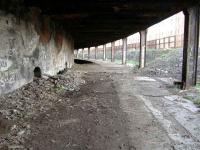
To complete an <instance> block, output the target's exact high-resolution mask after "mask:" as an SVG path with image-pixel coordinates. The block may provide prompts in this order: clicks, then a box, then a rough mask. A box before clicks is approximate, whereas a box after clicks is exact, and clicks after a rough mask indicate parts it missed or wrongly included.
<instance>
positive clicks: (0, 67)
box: [0, 58, 12, 71]
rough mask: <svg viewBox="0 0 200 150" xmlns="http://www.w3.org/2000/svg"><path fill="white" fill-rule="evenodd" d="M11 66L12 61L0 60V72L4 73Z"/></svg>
mask: <svg viewBox="0 0 200 150" xmlns="http://www.w3.org/2000/svg"><path fill="white" fill-rule="evenodd" d="M11 66H12V61H11V60H9V59H7V58H0V71H6V70H8V69H9V68H10V67H11Z"/></svg>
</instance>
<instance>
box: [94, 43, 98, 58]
mask: <svg viewBox="0 0 200 150" xmlns="http://www.w3.org/2000/svg"><path fill="white" fill-rule="evenodd" d="M94 51H95V54H94V58H95V59H97V51H98V47H97V46H96V47H95V50H94Z"/></svg>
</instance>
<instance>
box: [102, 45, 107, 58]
mask: <svg viewBox="0 0 200 150" xmlns="http://www.w3.org/2000/svg"><path fill="white" fill-rule="evenodd" d="M103 61H106V45H103Z"/></svg>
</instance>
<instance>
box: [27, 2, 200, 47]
mask: <svg viewBox="0 0 200 150" xmlns="http://www.w3.org/2000/svg"><path fill="white" fill-rule="evenodd" d="M198 3H199V0H24V4H25V5H26V6H27V7H33V6H34V7H39V8H40V9H41V10H42V13H43V14H44V15H49V16H51V18H52V19H53V20H55V21H56V22H59V23H61V24H62V25H63V26H64V28H65V29H66V30H67V31H69V32H70V33H71V35H72V36H73V38H74V40H75V48H82V47H89V46H97V45H101V44H104V43H108V42H111V41H114V40H117V39H120V38H123V37H126V36H128V35H130V34H133V33H136V32H138V31H140V30H143V29H145V28H147V27H149V26H151V25H153V24H155V23H157V22H159V21H161V20H163V19H165V18H166V17H169V16H171V15H173V14H175V13H177V12H179V11H181V10H183V9H185V8H188V7H190V6H193V5H197V4H198Z"/></svg>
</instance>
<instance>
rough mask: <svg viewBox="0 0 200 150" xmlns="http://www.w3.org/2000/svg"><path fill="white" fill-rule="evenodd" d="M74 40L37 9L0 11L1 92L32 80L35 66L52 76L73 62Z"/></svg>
mask: <svg viewBox="0 0 200 150" xmlns="http://www.w3.org/2000/svg"><path fill="white" fill-rule="evenodd" d="M73 46H74V43H73V39H72V38H71V37H70V35H68V34H67V33H66V32H64V31H63V30H62V28H61V27H58V25H56V24H54V23H52V22H51V21H50V19H49V18H46V17H44V16H40V11H39V10H37V9H31V10H30V11H29V12H28V13H26V14H25V15H24V16H23V17H21V16H20V17H16V16H14V15H11V14H6V13H5V12H3V11H0V94H2V93H7V92H10V91H13V90H15V89H17V88H19V87H21V86H22V85H24V84H26V83H28V82H30V81H32V79H33V76H34V73H33V70H34V68H35V67H40V69H41V71H42V74H48V75H55V74H56V73H57V72H59V71H60V70H63V69H64V68H65V67H68V68H70V67H71V66H72V65H73V62H74V54H73Z"/></svg>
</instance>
